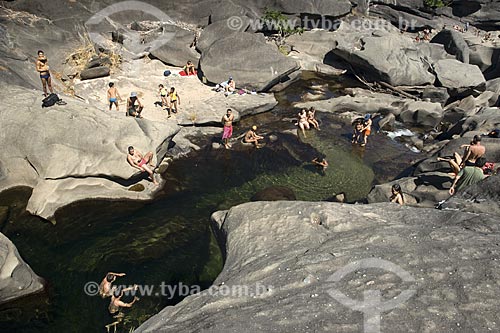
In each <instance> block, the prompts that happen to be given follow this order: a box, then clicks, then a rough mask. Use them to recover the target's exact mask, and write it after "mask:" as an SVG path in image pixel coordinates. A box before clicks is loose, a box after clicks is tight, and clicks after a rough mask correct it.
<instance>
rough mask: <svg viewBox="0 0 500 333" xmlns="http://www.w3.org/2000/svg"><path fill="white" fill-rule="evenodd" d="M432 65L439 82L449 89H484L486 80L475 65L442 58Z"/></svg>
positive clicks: (459, 90) (460, 90)
mask: <svg viewBox="0 0 500 333" xmlns="http://www.w3.org/2000/svg"><path fill="white" fill-rule="evenodd" d="M433 67H434V71H435V73H436V77H437V79H438V81H439V83H440V84H441V86H443V87H446V88H448V89H449V91H453V92H457V93H460V92H463V91H464V90H467V89H479V90H484V85H485V83H486V80H485V79H484V76H483V73H481V70H480V69H479V67H477V66H476V65H468V64H464V63H461V62H460V61H458V60H453V59H443V60H439V61H437V62H436V63H434V66H433Z"/></svg>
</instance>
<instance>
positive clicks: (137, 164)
mask: <svg viewBox="0 0 500 333" xmlns="http://www.w3.org/2000/svg"><path fill="white" fill-rule="evenodd" d="M127 161H128V163H129V164H130V165H131V166H132V167H134V168H136V169H139V170H141V171H143V172H144V171H146V172H147V173H148V174H149V179H151V181H152V182H153V184H155V185H158V182H157V181H156V179H155V174H154V171H153V169H152V168H153V167H154V165H153V153H152V152H148V153H147V154H146V155H145V156H143V155H142V154H141V152H140V151H138V150H137V149H134V147H132V146H130V147H128V155H127Z"/></svg>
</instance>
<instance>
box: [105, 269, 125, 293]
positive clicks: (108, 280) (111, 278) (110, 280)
mask: <svg viewBox="0 0 500 333" xmlns="http://www.w3.org/2000/svg"><path fill="white" fill-rule="evenodd" d="M117 276H125V273H113V272H109V273H108V274H106V276H105V277H104V279H102V281H101V284H100V285H99V295H101V297H102V298H106V297H109V296H111V295H112V290H113V289H112V288H111V286H112V284H113V282H115V280H116V277H117Z"/></svg>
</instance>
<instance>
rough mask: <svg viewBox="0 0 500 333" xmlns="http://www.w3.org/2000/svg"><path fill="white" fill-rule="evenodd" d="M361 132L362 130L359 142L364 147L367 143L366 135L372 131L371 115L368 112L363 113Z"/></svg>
mask: <svg viewBox="0 0 500 333" xmlns="http://www.w3.org/2000/svg"><path fill="white" fill-rule="evenodd" d="M362 132H363V143H362V144H361V146H362V147H364V146H366V144H367V143H368V136H369V135H370V134H371V132H372V116H371V114H369V113H368V114H366V115H365V119H364V121H363V129H362Z"/></svg>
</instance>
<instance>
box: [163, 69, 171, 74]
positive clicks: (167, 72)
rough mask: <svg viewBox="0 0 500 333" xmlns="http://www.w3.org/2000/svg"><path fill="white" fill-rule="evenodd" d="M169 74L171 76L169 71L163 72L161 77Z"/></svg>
mask: <svg viewBox="0 0 500 333" xmlns="http://www.w3.org/2000/svg"><path fill="white" fill-rule="evenodd" d="M170 74H172V72H171V71H169V70H168V69H167V70H166V71H164V72H163V75H164V76H169V75H170Z"/></svg>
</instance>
